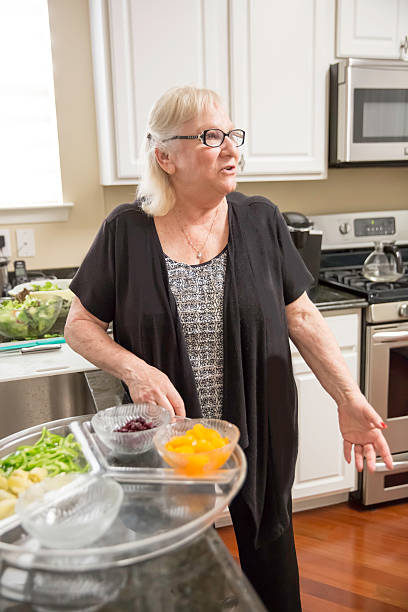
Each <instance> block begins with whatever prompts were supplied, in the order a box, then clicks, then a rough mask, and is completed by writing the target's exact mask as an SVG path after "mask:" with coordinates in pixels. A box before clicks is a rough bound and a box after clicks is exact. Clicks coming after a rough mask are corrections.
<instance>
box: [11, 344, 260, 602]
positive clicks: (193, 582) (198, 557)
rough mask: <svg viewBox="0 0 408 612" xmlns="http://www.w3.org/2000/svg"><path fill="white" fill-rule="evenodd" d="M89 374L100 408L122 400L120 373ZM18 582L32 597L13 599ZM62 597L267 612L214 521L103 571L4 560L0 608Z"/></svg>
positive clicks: (64, 599) (54, 600)
mask: <svg viewBox="0 0 408 612" xmlns="http://www.w3.org/2000/svg"><path fill="white" fill-rule="evenodd" d="M67 348H68V347H67ZM85 377H86V379H87V382H88V385H89V388H90V390H91V393H92V397H93V399H94V402H95V407H96V409H97V410H103V409H104V408H107V407H109V406H113V405H115V404H117V403H122V397H123V389H122V386H121V383H120V381H119V380H118V379H117V378H115V377H114V376H111V375H110V374H107V373H106V372H103V371H101V370H95V371H89V372H86V373H85ZM7 570H8V573H7ZM13 585H14V586H13ZM15 585H20V587H19V588H20V593H21V592H22V593H24V599H27V597H30V598H31V603H19V604H18V605H17V603H16V601H13V600H15V599H18V593H16V591H15V588H16V586H15ZM17 588H18V587H17ZM7 589H8V590H7ZM10 589H11V590H10ZM13 589H14V590H13ZM28 594H29V595H28ZM2 595H3V596H4V597H3V598H2ZM84 598H85V599H84ZM21 599H23V598H22V597H21ZM60 601H63V602H64V609H67V608H68V607H69V609H70V610H71V611H72V612H73V611H75V610H77V611H78V612H80V611H84V610H91V609H92V610H93V611H95V612H96V611H97V610H100V611H101V612H127V611H129V612H133V611H134V610H137V611H138V612H175V611H176V610H177V612H179V611H180V612H183V611H185V612H187V611H188V612H190V610H194V612H201V611H202V612H222V611H224V610H225V611H227V610H235V611H236V612H248V610H251V612H266V611H265V608H264V606H263V604H262V603H261V601H260V600H259V598H258V596H257V594H256V593H255V591H254V590H253V588H252V586H251V585H250V583H249V582H248V580H247V579H246V577H245V576H244V574H243V573H242V572H241V570H240V568H239V566H238V564H237V563H236V562H235V561H234V559H233V558H232V556H231V555H230V553H229V551H228V550H227V549H226V547H225V546H224V544H223V542H222V541H221V539H220V538H219V536H218V535H217V533H216V531H215V529H213V528H212V527H210V528H209V529H207V530H206V531H205V532H204V533H203V534H201V535H199V536H198V537H197V538H195V539H194V540H192V541H191V542H189V543H188V544H185V545H184V546H183V547H181V548H179V549H176V550H174V551H170V552H167V553H164V554H163V555H161V556H158V557H155V558H153V559H148V560H144V561H140V562H138V563H136V564H133V565H130V566H128V567H121V568H112V569H108V570H103V571H100V572H97V571H93V572H86V573H75V574H60V573H55V574H54V573H53V572H45V571H40V570H36V571H34V570H32V571H30V572H28V573H27V572H25V571H22V570H16V569H15V568H12V567H10V568H7V565H6V562H4V563H3V565H2V564H1V563H0V610H2V611H4V612H17V611H18V612H28V611H29V610H39V609H41V610H48V611H51V610H52V611H57V610H59V609H60V608H59V607H58V602H60ZM91 606H92V607H91Z"/></svg>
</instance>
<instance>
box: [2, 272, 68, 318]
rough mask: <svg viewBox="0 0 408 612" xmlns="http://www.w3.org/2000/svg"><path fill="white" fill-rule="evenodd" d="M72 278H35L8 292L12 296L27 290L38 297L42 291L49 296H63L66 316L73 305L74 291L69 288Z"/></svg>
mask: <svg viewBox="0 0 408 612" xmlns="http://www.w3.org/2000/svg"><path fill="white" fill-rule="evenodd" d="M71 281H72V278H56V279H44V280H35V281H31V282H27V283H20V284H19V285H16V286H15V287H13V288H12V289H10V290H9V292H8V294H9V295H10V296H11V297H14V298H15V297H16V296H17V295H18V294H20V293H21V292H22V291H24V290H26V292H29V293H30V294H31V295H32V296H35V297H37V296H38V295H41V294H42V293H46V294H47V295H48V296H51V295H56V296H57V297H60V298H62V306H61V313H60V314H61V315H63V316H66V315H67V314H68V311H69V309H70V306H71V302H72V299H73V297H74V293H73V292H72V291H71V289H69V285H70V283H71Z"/></svg>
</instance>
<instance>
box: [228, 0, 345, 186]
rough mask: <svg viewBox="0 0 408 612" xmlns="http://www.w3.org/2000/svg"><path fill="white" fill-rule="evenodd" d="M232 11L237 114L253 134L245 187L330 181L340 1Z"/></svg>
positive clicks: (303, 0)
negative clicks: (330, 99) (330, 112)
mask: <svg viewBox="0 0 408 612" xmlns="http://www.w3.org/2000/svg"><path fill="white" fill-rule="evenodd" d="M230 8H231V13H230V19H231V88H230V91H231V114H232V117H233V120H234V122H235V124H236V125H237V126H239V127H242V128H244V129H246V130H247V132H248V134H247V144H246V147H245V150H244V152H243V155H244V162H245V164H244V168H243V172H242V173H241V175H240V179H239V180H243V181H253V180H295V179H313V178H315V179H319V178H323V177H324V176H325V175H326V168H327V164H326V157H327V155H326V125H327V121H326V117H327V82H326V79H327V71H328V67H329V64H330V62H331V61H332V60H333V48H334V4H333V2H331V1H330V0H329V1H328V0H290V1H289V0H288V1H287V2H282V1H281V0H233V1H232V2H231V4H230ZM294 16H296V17H294Z"/></svg>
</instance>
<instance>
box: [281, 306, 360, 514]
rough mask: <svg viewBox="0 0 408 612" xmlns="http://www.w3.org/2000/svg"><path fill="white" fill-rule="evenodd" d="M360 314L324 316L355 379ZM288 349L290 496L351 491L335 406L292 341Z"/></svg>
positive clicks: (353, 479) (351, 470) (350, 475)
mask: <svg viewBox="0 0 408 612" xmlns="http://www.w3.org/2000/svg"><path fill="white" fill-rule="evenodd" d="M338 312H339V311H337V313H338ZM360 316H361V315H360V311H353V312H349V313H347V314H334V315H331V314H327V316H326V320H327V323H328V325H329V327H330V329H331V330H332V331H333V333H334V335H335V336H336V339H337V342H338V343H339V346H340V348H341V351H342V353H343V356H344V358H345V360H346V363H347V365H348V367H349V369H350V371H351V373H352V375H353V377H354V379H355V380H358V378H359V358H360ZM291 351H292V362H293V370H294V375H295V381H296V386H297V389H298V401H299V454H298V460H297V464H296V475H295V482H294V485H293V489H292V495H293V499H294V500H303V499H305V498H313V497H316V498H318V497H321V496H323V495H324V496H327V495H329V494H334V493H341V492H347V491H352V490H354V489H355V488H356V472H355V468H354V465H353V463H351V464H347V462H346V461H345V459H344V457H343V439H342V437H341V435H340V431H339V427H338V418H337V406H336V404H335V402H334V401H333V399H332V398H331V397H330V396H329V395H328V393H326V391H325V390H324V389H323V388H322V387H321V385H320V383H319V382H318V380H317V378H316V377H315V375H314V374H313V373H312V372H311V370H310V368H309V367H308V366H307V364H306V363H305V362H304V361H303V359H302V358H301V356H300V354H299V352H298V351H297V349H296V347H295V346H294V345H293V344H292V343H291ZM320 505H323V504H321V503H320Z"/></svg>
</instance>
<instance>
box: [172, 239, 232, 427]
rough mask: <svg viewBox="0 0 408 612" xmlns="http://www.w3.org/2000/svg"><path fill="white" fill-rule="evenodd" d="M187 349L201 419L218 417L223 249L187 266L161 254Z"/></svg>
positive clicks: (220, 381)
mask: <svg viewBox="0 0 408 612" xmlns="http://www.w3.org/2000/svg"><path fill="white" fill-rule="evenodd" d="M165 261H166V266H167V272H168V275H169V284H170V289H171V291H172V293H173V295H174V298H175V300H176V304H177V309H178V314H179V317H180V321H181V325H182V329H183V333H184V338H185V341H186V347H187V352H188V355H189V358H190V362H191V365H192V368H193V373H194V377H195V381H196V385H197V391H198V398H199V401H200V406H201V411H202V413H203V416H204V417H205V418H215V419H221V418H222V402H223V371H224V349H223V304H224V280H225V270H226V265H227V250H226V249H224V250H223V251H222V252H221V253H220V254H219V255H217V256H216V257H214V259H211V260H210V261H207V262H205V263H203V264H197V265H189V264H185V263H180V262H177V261H173V260H172V259H170V257H168V256H167V255H165Z"/></svg>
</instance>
